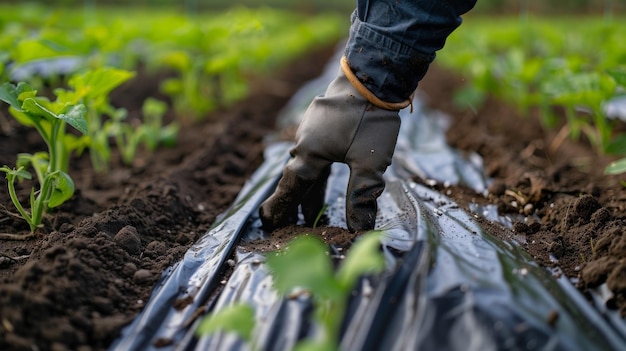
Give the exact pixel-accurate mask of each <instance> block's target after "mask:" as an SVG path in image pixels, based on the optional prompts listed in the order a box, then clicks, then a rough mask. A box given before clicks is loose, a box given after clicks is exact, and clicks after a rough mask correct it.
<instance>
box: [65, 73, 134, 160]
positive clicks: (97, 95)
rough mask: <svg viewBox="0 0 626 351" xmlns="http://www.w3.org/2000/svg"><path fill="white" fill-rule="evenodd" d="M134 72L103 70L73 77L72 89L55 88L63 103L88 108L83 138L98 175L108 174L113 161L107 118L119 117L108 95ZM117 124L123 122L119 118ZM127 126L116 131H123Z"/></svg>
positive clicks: (132, 75)
mask: <svg viewBox="0 0 626 351" xmlns="http://www.w3.org/2000/svg"><path fill="white" fill-rule="evenodd" d="M134 75H135V73H134V72H130V71H126V70H121V69H116V68H110V67H101V68H97V69H94V70H89V71H87V72H84V73H80V74H75V75H73V76H72V77H71V78H70V80H69V83H68V85H69V86H70V88H72V90H65V89H60V88H59V89H56V90H55V94H56V95H57V96H58V97H59V99H60V100H62V101H65V102H68V103H72V104H78V103H81V104H83V105H85V106H86V107H87V114H86V119H87V123H88V125H89V133H86V134H85V136H84V143H85V144H86V145H87V147H88V148H89V156H90V157H91V163H92V166H93V168H94V170H96V172H106V171H107V170H108V168H109V164H110V162H111V145H110V134H109V133H110V129H111V128H105V122H104V121H105V116H109V117H114V116H119V115H120V113H122V112H120V111H118V110H116V109H115V108H114V107H113V106H111V104H110V103H109V94H110V93H111V91H112V90H113V89H115V88H117V87H118V86H120V85H121V84H122V83H124V82H126V81H128V80H129V79H131V78H132V77H134ZM116 123H123V122H122V120H121V119H117V120H116ZM124 128H125V127H123V126H120V127H119V128H118V127H116V128H113V129H114V130H123V129H124Z"/></svg>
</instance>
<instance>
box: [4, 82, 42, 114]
mask: <svg viewBox="0 0 626 351" xmlns="http://www.w3.org/2000/svg"><path fill="white" fill-rule="evenodd" d="M36 94H37V91H36V90H34V89H33V88H32V87H31V86H30V85H28V84H27V83H24V82H20V83H18V84H17V86H15V85H13V84H11V83H9V82H5V83H4V84H2V85H0V100H2V101H4V102H6V103H7V104H9V105H10V106H11V107H13V108H14V109H17V110H21V109H22V104H21V103H20V101H21V100H23V98H26V97H33V96H35V95H36ZM22 97H23V98H22ZM21 98H22V99H21Z"/></svg>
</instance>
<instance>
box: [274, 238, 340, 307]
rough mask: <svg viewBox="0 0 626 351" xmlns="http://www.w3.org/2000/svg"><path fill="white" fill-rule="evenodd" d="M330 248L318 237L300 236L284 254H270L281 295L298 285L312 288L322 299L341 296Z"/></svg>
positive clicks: (276, 284)
mask: <svg viewBox="0 0 626 351" xmlns="http://www.w3.org/2000/svg"><path fill="white" fill-rule="evenodd" d="M326 251H327V248H326V245H324V244H323V243H322V242H321V241H320V240H319V239H316V238H313V237H311V236H300V237H297V238H295V239H294V240H292V241H291V243H289V245H288V246H287V248H286V249H285V251H284V252H283V253H278V254H275V255H273V256H268V257H267V264H268V266H269V268H270V270H271V271H272V273H273V276H274V287H275V288H276V290H278V292H280V293H282V294H286V293H288V292H289V291H290V290H291V289H293V288H295V287H301V288H305V289H308V290H310V291H311V292H312V293H313V294H314V295H318V296H319V297H321V298H329V297H336V296H338V295H339V296H340V295H341V290H340V288H339V286H338V284H337V282H336V280H335V277H334V274H333V267H332V263H331V260H330V258H329V257H328V255H327V252H326Z"/></svg>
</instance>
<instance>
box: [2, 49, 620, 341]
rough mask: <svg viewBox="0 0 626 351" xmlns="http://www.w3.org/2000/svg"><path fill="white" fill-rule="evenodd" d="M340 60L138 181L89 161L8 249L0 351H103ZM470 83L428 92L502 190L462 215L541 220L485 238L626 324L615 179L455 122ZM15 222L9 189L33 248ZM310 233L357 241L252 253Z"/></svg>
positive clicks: (583, 160) (294, 80)
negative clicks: (489, 209) (94, 167)
mask: <svg viewBox="0 0 626 351" xmlns="http://www.w3.org/2000/svg"><path fill="white" fill-rule="evenodd" d="M332 52H333V48H327V49H324V50H320V51H317V52H315V53H313V54H310V55H307V56H306V57H304V58H302V59H301V60H298V61H297V62H295V63H294V64H292V65H290V66H288V67H286V68H285V69H284V70H283V71H281V72H278V73H277V74H275V75H274V76H273V77H265V78H258V79H257V84H256V86H255V88H254V89H253V93H252V95H251V97H250V98H249V99H247V100H246V101H243V102H241V103H239V104H237V105H236V106H233V107H231V108H227V109H223V110H220V111H217V112H215V113H212V114H211V115H210V116H208V118H207V119H206V120H205V121H204V122H202V123H196V124H193V125H186V126H184V127H183V129H182V130H181V133H180V136H179V143H178V145H177V146H176V147H175V148H170V149H161V150H159V151H158V152H157V153H155V154H147V153H142V154H141V155H140V156H141V157H138V159H137V160H136V162H135V164H134V165H133V166H132V167H125V166H122V165H119V164H117V163H116V164H115V165H114V166H113V167H112V169H111V171H110V172H109V173H107V174H106V175H98V174H94V173H93V172H92V171H91V168H90V167H89V163H88V160H87V158H86V157H84V156H83V157H81V158H80V159H79V160H77V161H76V162H75V163H74V166H73V169H72V170H71V174H72V176H73V178H74V180H75V182H76V186H77V189H78V191H77V193H76V194H75V196H74V198H73V200H72V201H71V202H69V203H67V204H65V205H63V206H62V207H61V208H60V209H58V210H56V211H55V212H53V213H52V214H51V216H49V218H46V221H45V226H44V227H43V228H41V229H40V230H38V231H37V233H36V236H35V237H32V238H29V239H28V240H23V241H12V240H3V241H0V281H1V282H2V283H1V285H0V349H1V350H26V349H33V348H34V347H37V348H39V349H41V350H76V349H80V350H84V351H87V350H103V349H106V348H107V346H108V345H109V344H110V343H111V341H112V340H114V339H115V338H116V336H117V335H118V333H119V331H120V329H121V328H122V327H123V326H124V325H125V324H127V323H128V322H130V321H131V320H132V319H133V318H134V316H135V315H136V314H137V313H138V312H139V311H141V309H142V307H143V306H144V304H145V302H146V300H147V299H148V297H149V294H150V292H151V291H152V286H153V284H154V283H155V281H156V280H157V279H158V277H159V275H160V273H161V272H162V271H163V270H164V269H165V268H167V267H168V266H170V265H172V264H173V263H175V262H177V261H178V260H179V259H180V258H181V257H182V255H183V253H184V252H185V251H186V250H187V248H188V247H189V246H190V245H191V244H192V243H193V242H194V240H196V239H197V238H198V237H199V235H201V234H203V233H204V232H205V231H206V230H207V229H208V228H209V226H210V225H211V224H212V223H213V221H214V220H215V218H216V216H217V215H218V214H219V213H221V212H223V211H224V210H226V208H227V207H228V206H229V205H230V204H231V203H232V202H233V200H234V199H235V196H236V195H237V193H238V191H239V190H240V189H241V187H242V185H243V184H244V182H245V181H246V180H247V179H248V177H249V176H250V175H251V174H252V172H254V171H255V170H256V168H257V167H258V166H259V165H260V163H261V162H262V151H263V145H262V138H263V137H264V136H265V135H267V134H268V133H270V132H271V131H272V130H273V127H274V122H275V118H276V116H277V114H278V112H279V111H280V109H281V107H282V106H283V105H284V104H285V103H286V102H287V100H288V99H289V98H290V94H291V93H293V92H295V90H296V89H297V87H298V86H299V85H301V84H302V83H304V82H305V81H307V80H309V79H311V78H314V77H316V76H317V75H318V74H319V73H320V72H321V70H322V68H323V66H324V64H323V63H325V62H326V60H327V59H328V58H329V57H330V55H331V54H332ZM161 78H162V77H161V76H159V75H148V74H139V75H138V77H137V78H136V79H134V80H133V81H131V82H129V83H128V84H127V85H126V86H124V87H123V88H120V89H119V90H117V91H116V94H115V96H114V99H113V101H112V102H113V104H114V105H115V106H124V107H126V108H127V109H128V110H129V111H130V114H131V116H132V115H133V113H135V114H136V113H137V112H136V111H139V107H140V104H141V102H142V101H143V100H144V99H145V97H147V96H154V95H158V89H157V87H158V81H159V80H160V79H161ZM463 83H464V82H463V80H462V79H461V78H460V77H458V76H456V75H452V74H450V73H449V72H446V71H444V70H441V69H440V68H438V67H436V66H433V67H432V69H431V70H430V72H429V73H428V75H427V76H426V78H425V80H424V81H423V83H422V84H421V86H420V89H421V91H422V92H423V93H424V94H426V95H427V97H428V105H429V106H431V107H433V108H436V109H439V110H443V111H445V112H448V113H449V114H450V115H451V116H452V118H453V120H454V122H453V123H452V127H451V129H450V131H449V133H448V137H449V139H450V143H451V145H453V146H455V147H457V148H459V149H462V150H468V151H476V152H478V153H479V154H481V155H482V156H483V157H484V159H485V165H486V169H487V172H488V175H489V176H490V177H493V178H494V179H495V183H494V186H493V187H492V188H491V193H490V195H489V196H488V197H483V196H482V195H479V194H476V193H474V192H472V191H471V190H469V189H465V188H460V187H455V188H452V190H453V191H452V192H451V197H452V198H453V199H454V200H456V201H458V202H459V204H461V205H462V206H467V205H469V203H470V202H472V201H482V202H484V203H493V204H497V205H498V206H499V208H500V210H501V213H503V214H504V213H509V212H515V213H518V212H520V211H522V212H523V211H526V212H527V213H528V214H532V215H533V216H532V217H529V218H531V219H529V220H528V221H526V222H523V223H522V222H520V223H517V224H516V225H515V229H514V231H515V233H514V232H513V231H512V230H509V229H507V228H502V227H500V226H498V225H491V224H490V225H489V226H486V227H487V228H488V229H489V230H490V231H493V234H495V235H498V236H500V237H502V238H504V239H505V240H510V239H511V238H512V237H513V235H515V237H516V238H518V239H519V238H520V237H522V238H524V237H525V238H526V241H525V242H523V243H522V244H523V245H524V247H525V248H526V249H527V250H528V251H529V252H530V253H531V254H532V255H533V256H534V257H535V258H536V259H537V260H538V261H539V262H540V263H542V264H544V265H546V266H553V265H555V264H557V265H558V266H561V267H562V268H563V270H564V273H565V274H566V275H567V276H569V277H579V278H581V279H582V280H581V283H580V288H581V291H583V292H585V291H586V289H587V288H592V287H596V286H598V285H600V284H603V283H605V282H606V283H607V284H608V286H609V288H611V289H612V290H613V291H614V292H615V294H616V298H615V299H614V300H613V302H612V303H613V305H614V306H613V307H615V308H621V309H622V311H624V310H625V309H626V301H625V300H626V260H625V259H624V258H625V257H626V235H623V233H624V229H623V228H625V226H624V223H623V221H624V217H625V214H626V212H625V209H624V206H626V193H625V192H624V191H623V188H622V186H621V185H620V183H619V180H620V177H607V176H604V175H602V169H603V168H604V166H606V164H607V163H608V161H609V160H608V159H605V158H602V157H598V156H597V155H595V154H594V153H593V152H591V150H590V148H589V146H588V145H586V144H585V143H574V142H571V141H569V140H564V141H561V139H559V136H558V134H555V133H545V132H544V131H543V130H542V129H541V128H540V126H539V124H538V122H537V119H536V118H535V117H533V116H530V117H527V118H519V116H518V114H517V113H516V112H515V111H514V110H513V109H511V108H509V107H508V106H506V105H504V104H501V103H498V102H496V101H493V100H489V101H488V102H487V103H486V104H485V106H482V107H480V109H479V110H478V111H477V112H476V113H473V112H471V111H465V110H462V109H458V108H455V107H454V106H452V105H451V103H450V101H452V100H451V94H452V92H453V91H454V89H456V88H458V87H460V86H461V85H462V84H463ZM285 92H286V93H285ZM133 111H135V112H133ZM169 118H170V119H171V118H173V116H171V115H170V116H169ZM10 121H11V119H10V118H9V116H8V115H7V113H6V110H0V122H1V126H2V128H0V136H1V137H0V150H2V152H0V164H7V165H13V164H14V162H15V159H14V157H15V155H16V154H17V153H18V152H33V151H36V150H43V149H44V145H43V144H42V142H41V141H40V140H39V137H38V135H36V134H34V133H33V132H30V131H28V130H26V129H24V128H22V127H19V126H17V125H16V124H15V123H11V122H10ZM418 181H419V180H418ZM435 187H437V186H435ZM23 195H24V196H26V193H24V194H23ZM528 204H530V205H528ZM531 206H532V207H531ZM12 212H14V210H13V208H12V204H11V202H10V200H9V197H8V193H7V188H6V185H5V184H3V183H2V184H0V233H8V234H24V235H25V234H28V228H27V226H26V225H25V223H24V222H23V221H21V220H20V219H18V218H15V216H13V215H12ZM303 232H308V233H312V234H313V235H319V236H320V237H322V238H323V239H324V240H326V241H327V242H329V243H333V244H335V245H337V246H339V247H347V246H348V245H349V243H350V241H351V240H352V239H353V238H354V235H352V234H350V233H347V231H345V230H343V229H341V228H330V227H320V228H316V229H315V230H313V229H311V228H302V227H297V226H292V227H287V228H283V229H281V230H280V231H277V232H275V233H274V236H273V240H272V241H267V242H258V243H255V244H254V245H255V246H254V249H255V250H262V251H268V250H273V249H276V248H279V247H280V246H283V245H285V244H286V243H287V242H288V240H290V239H291V238H292V237H293V236H294V235H296V234H300V233H303ZM551 257H552V258H554V259H558V263H556V262H555V260H554V259H553V260H551V259H550V258H551Z"/></svg>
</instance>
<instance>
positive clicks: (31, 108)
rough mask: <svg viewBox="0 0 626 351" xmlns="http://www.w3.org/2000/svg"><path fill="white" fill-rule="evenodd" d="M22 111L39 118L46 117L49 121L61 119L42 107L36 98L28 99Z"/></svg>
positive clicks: (23, 104)
mask: <svg viewBox="0 0 626 351" xmlns="http://www.w3.org/2000/svg"><path fill="white" fill-rule="evenodd" d="M22 110H24V111H26V112H30V113H33V114H35V115H37V116H41V117H44V118H45V119H47V120H49V121H51V122H52V121H54V120H55V119H57V118H59V116H57V115H56V114H55V113H54V112H52V111H50V110H48V109H47V108H45V107H44V106H43V105H41V104H40V103H39V102H38V101H37V100H36V99H35V98H27V99H25V100H24V102H23V103H22Z"/></svg>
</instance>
